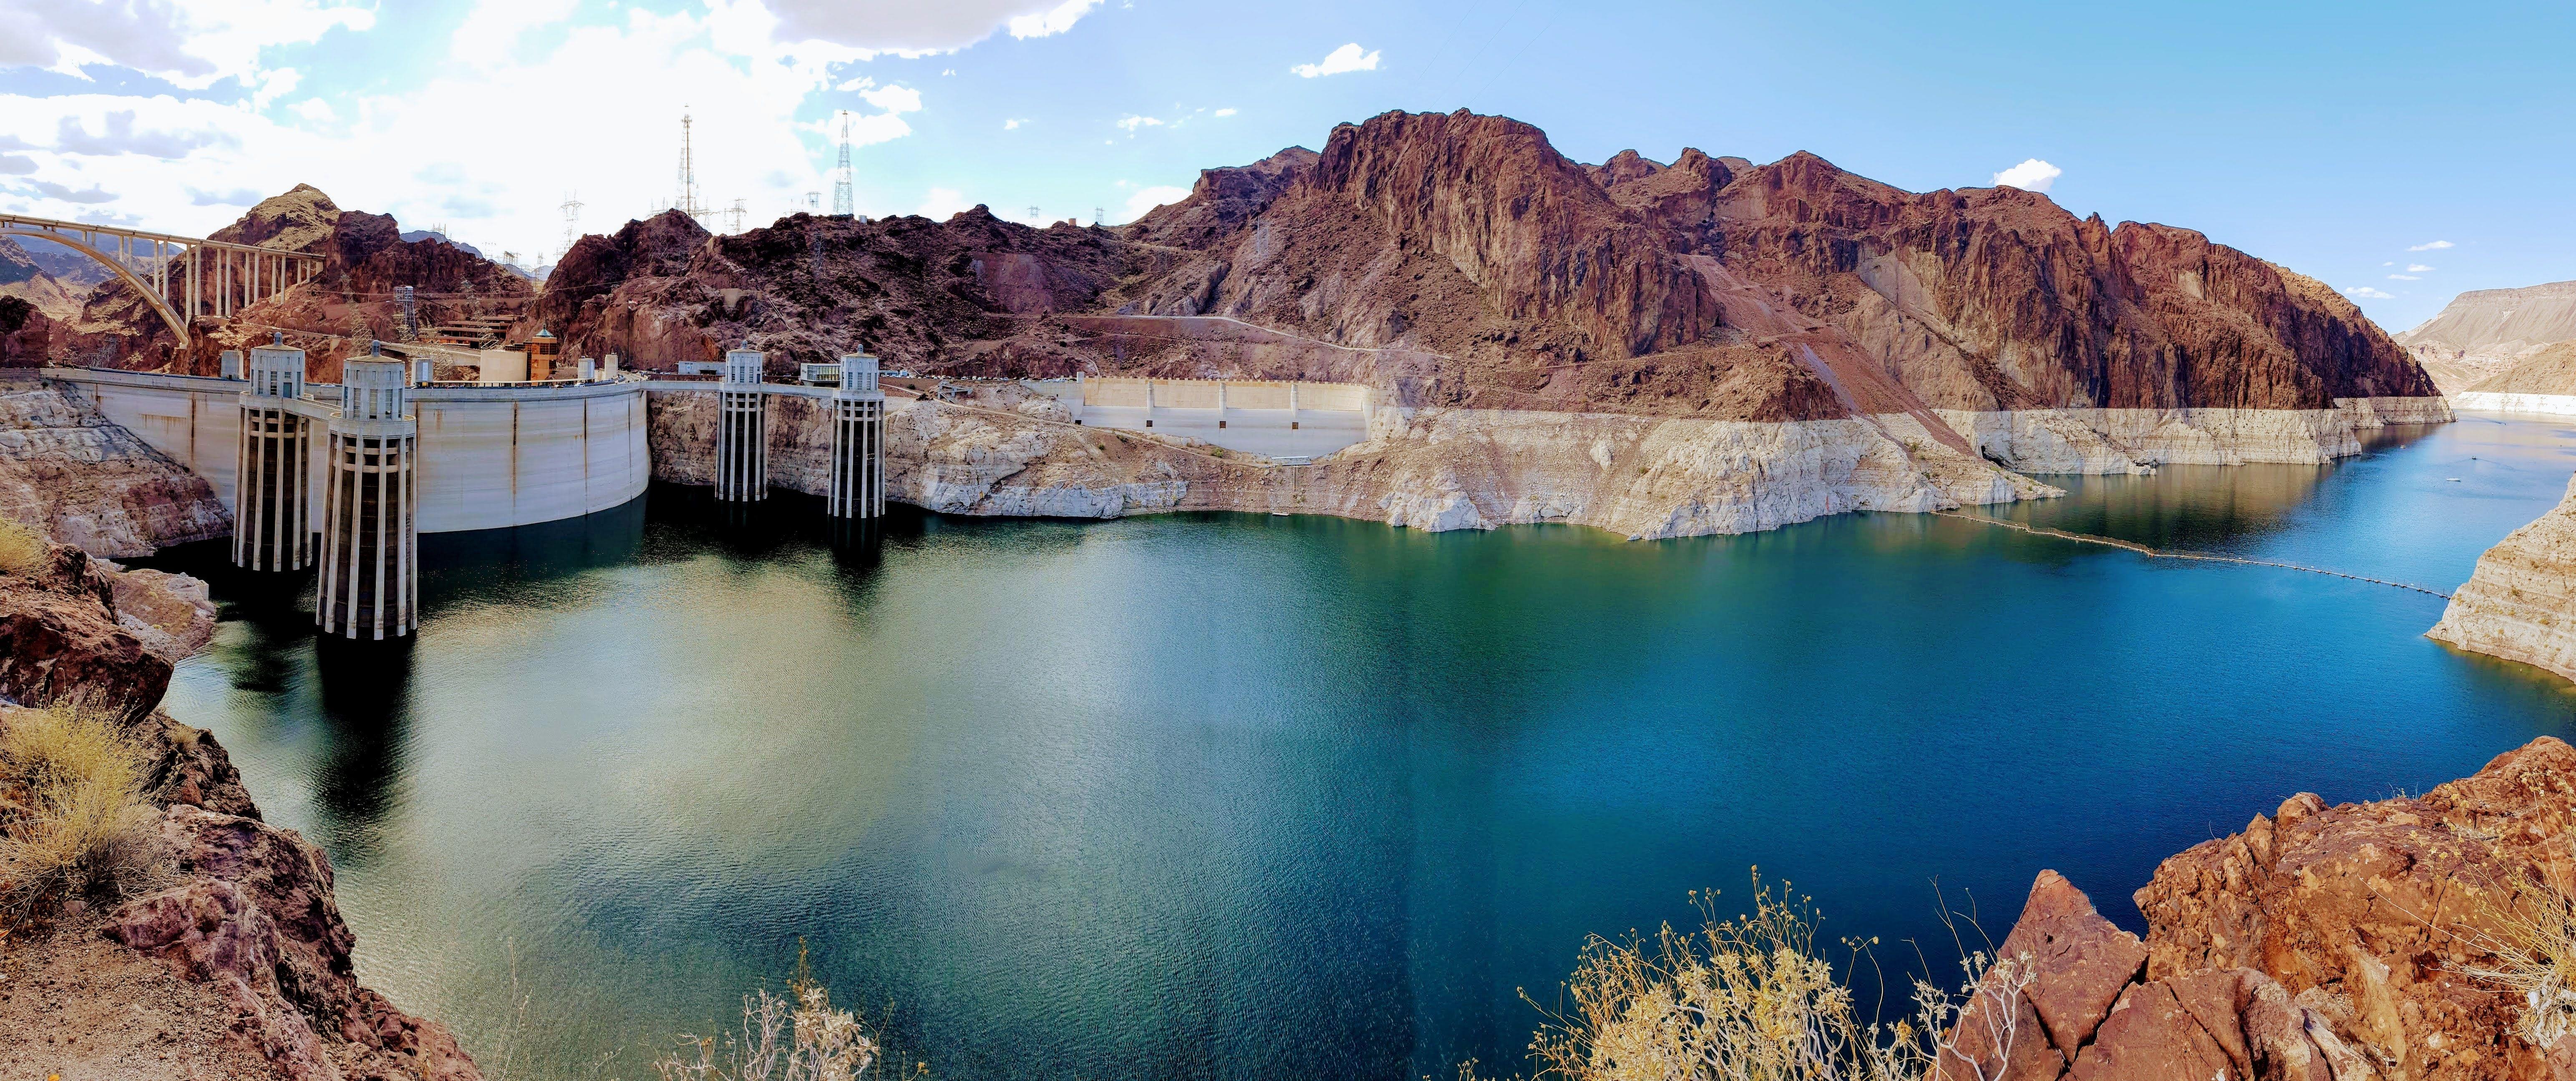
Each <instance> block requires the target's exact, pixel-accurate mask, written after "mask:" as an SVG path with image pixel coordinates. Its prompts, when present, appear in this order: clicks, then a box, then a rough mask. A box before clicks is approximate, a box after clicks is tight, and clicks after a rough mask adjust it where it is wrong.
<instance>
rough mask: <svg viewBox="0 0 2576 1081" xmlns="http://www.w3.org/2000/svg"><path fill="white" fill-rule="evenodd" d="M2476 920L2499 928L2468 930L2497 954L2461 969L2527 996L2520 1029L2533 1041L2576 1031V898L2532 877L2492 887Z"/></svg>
mask: <svg viewBox="0 0 2576 1081" xmlns="http://www.w3.org/2000/svg"><path fill="white" fill-rule="evenodd" d="M2478 906H2479V908H2480V909H2481V911H2480V912H2479V913H2478V916H2479V917H2480V918H2477V919H2474V920H2472V921H2471V923H2472V925H2473V926H2474V925H2484V926H2486V927H2490V928H2493V930H2490V931H2478V932H2473V933H2470V934H2468V935H2466V936H2464V937H2465V938H2466V940H2467V941H2468V942H2469V944H2470V945H2472V946H2475V947H2477V948H2478V949H2480V950H2483V951H2485V952H2486V953H2487V954H2488V955H2489V956H2490V958H2491V960H2490V961H2489V963H2487V964H2482V965H2462V966H2459V968H2460V971H2462V972H2464V973H2466V974H2468V975H2470V976H2474V977H2477V978H2479V979H2482V980H2485V981H2487V982H2489V983H2492V984H2494V985H2495V986H2496V987H2497V988H2498V989H2499V990H2502V991H2504V992H2505V993H2507V994H2511V995H2513V996H2514V997H2516V998H2519V999H2521V1000H2522V1010H2521V1020H2520V1024H2519V1026H2518V1033H2519V1035H2521V1036H2522V1038H2523V1039H2524V1040H2527V1041H2529V1042H2530V1044H2531V1045H2532V1046H2533V1047H2543V1048H2545V1047H2549V1046H2552V1045H2554V1044H2556V1043H2557V1042H2558V1040H2559V1038H2560V1037H2562V1036H2565V1035H2567V1034H2568V1033H2569V1032H2571V1031H2576V900H2570V899H2569V898H2568V896H2567V895H2566V894H2564V893H2561V892H2559V891H2558V890H2556V889H2553V888H2551V887H2549V886H2547V885H2536V884H2533V883H2530V882H2528V881H2521V882H2517V883H2516V884H2515V887H2514V888H2513V889H2511V890H2504V891H2488V892H2487V893H2486V894H2484V895H2482V896H2481V898H2480V900H2479V902H2478Z"/></svg>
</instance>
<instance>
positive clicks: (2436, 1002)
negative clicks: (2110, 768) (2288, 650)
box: [1944, 736, 2576, 1081]
mask: <svg viewBox="0 0 2576 1081" xmlns="http://www.w3.org/2000/svg"><path fill="white" fill-rule="evenodd" d="M2572 824H2576V748H2570V747H2569V746H2568V745H2567V744H2566V743H2564V742H2561V741H2560V740H2558V739H2556V738H2555V737H2547V736H2544V737H2542V738H2540V739H2536V740H2533V741H2532V742H2531V743H2529V744H2526V745H2524V746H2523V747H2521V748H2519V749H2516V750H2513V751H2509V752H2506V753H2505V754H2502V755H2498V756H2497V757H2496V758H2495V760H2494V761H2491V762H2489V763H2487V765H2486V767H2485V768H2484V769H2482V770H2480V771H2478V773H2477V775H2475V776H2473V777H2469V778H2466V779H2463V780H2458V781H2453V782H2450V783H2448V784H2445V785H2442V786H2440V787H2437V788H2435V789H2433V790H2432V791H2430V792H2426V793H2424V794H2423V795H2421V796H2417V797H2412V798H2398V799H2389V800H2382V801H2379V802H2375V803H2358V804H2344V805H2341V806H2336V807H2328V806H2326V805H2325V802H2324V801H2323V800H2321V799H2319V798H2318V797H2317V796H2315V795H2314V794H2310V793H2301V794H2299V795H2296V796H2292V797H2291V798H2290V799H2288V800H2286V801H2284V802H2283V803H2282V804H2281V806H2280V808H2279V809H2278V810H2276V811H2275V812H2274V813H2273V814H2272V815H2270V816H2264V815H2256V816H2255V817H2254V819H2253V821H2252V822H2249V823H2247V825H2246V827H2245V829H2244V830H2243V831H2241V832H2239V833H2237V834H2235V835H2233V836H2230V837H2225V838H2221V839H2218V840H2213V841H2204V842H2202V843H2200V844H2198V845H2195V846H2193V847H2192V848H2191V849H2189V850H2187V851H2185V852H2183V853H2181V854H2179V855H2176V856H2174V857H2172V858H2170V859H2167V860H2166V861H2165V862H2164V864H2163V865H2162V866H2161V867H2158V868H2157V869H2156V874H2155V878H2154V880H2153V881H2151V882H2149V883H2148V884H2147V886H2146V887H2145V888H2143V889H2141V890H2139V891H2138V892H2137V896H2136V900H2137V904H2138V907H2139V909H2140V910H2141V911H2143V912H2144V913H2145V914H2146V917H2147V927H2148V929H2147V935H2146V937H2145V938H2144V939H2143V940H2142V939H2140V938H2138V937H2137V936H2135V935H2131V934H2129V933H2128V932H2126V931H2122V930H2120V929H2119V928H2117V927H2115V926H2113V925H2112V924H2111V922H2110V921H2108V920H2106V919H2103V918H2102V917H2101V916H2100V915H2099V914H2098V913H2097V912H2096V911H2095V910H2094V908H2093V905H2092V903H2091V902H2090V901H2089V900H2088V899H2087V898H2085V896H2084V895H2083V894H2082V893H2080V892H2078V891H2077V890H2076V889H2075V888H2074V886H2072V885H2071V884H2069V883H2068V882H2067V881H2066V880H2065V879H2064V878H2062V877H2059V876H2058V875H2057V874H2056V873H2055V872H2042V873H2041V874H2040V876H2039V879H2038V881H2037V882H2036V883H2035V884H2034V885H2033V886H2032V888H2031V895H2030V899H2029V902H2028V903H2027V905H2026V906H2025V907H2024V909H2023V911H2022V916H2021V920H2020V922H2019V924H2017V925H2016V926H2015V927H2014V928H2013V931H2012V933H2011V935H2010V936H2008V937H2007V938H2006V939H2005V940H2004V943H2003V945H2002V948H2001V952H2002V955H2004V956H2007V957H2009V956H2016V955H2021V954H2028V955H2029V956H2030V957H2031V959H2032V961H2033V962H2034V963H2035V966H2036V977H2035V978H2034V979H2033V980H2032V982H2031V983H2030V985H2029V987H2028V988H2027V990H2026V991H2025V992H2024V993H2023V995H2022V996H2020V999H2019V1001H2018V1002H2016V1003H2015V1006H2016V1007H2017V1010H2016V1012H2017V1013H2018V1014H2019V1015H2020V1023H2019V1024H2017V1025H2013V1026H2005V1025H1981V1024H1976V1023H1975V1022H1976V1020H1977V1019H1976V1018H1973V1017H1972V1018H1971V1019H1970V1020H1971V1023H1969V1024H1964V1025H1963V1026H1962V1027H1961V1029H1960V1030H1959V1032H1960V1034H1961V1035H1962V1036H1966V1037H1969V1039H1968V1040H1967V1041H1966V1043H1965V1044H1964V1045H1963V1047H1962V1050H1963V1051H1964V1052H1965V1056H1958V1057H1953V1058H1952V1060H1950V1061H1946V1062H1945V1063H1944V1066H1945V1074H1946V1075H1947V1076H1949V1077H1954V1078H1965V1077H1971V1076H1976V1077H1982V1078H1984V1079H1987V1081H1994V1079H1998V1078H2011V1079H2014V1081H2046V1079H2049V1078H2058V1077H2071V1078H2081V1079H2085V1081H2113V1079H2122V1081H2125V1079H2138V1081H2148V1079H2154V1081H2202V1079H2208V1078H2225V1079H2228V1081H2241V1079H2254V1081H2276V1079H2282V1081H2287V1079H2296V1081H2359V1079H2363V1078H2381V1079H2387V1081H2401V1079H2405V1081H2451V1079H2457V1081H2470V1079H2476V1081H2507V1079H2511V1081H2564V1079H2566V1078H2568V1077H2570V1076H2576V1037H2571V1038H2569V1039H2566V1040H2562V1041H2560V1044H2559V1045H2558V1046H2554V1047H2535V1046H2532V1045H2531V1044H2530V1043H2529V1042H2528V1041H2526V1040H2525V1039H2524V1038H2523V1037H2522V1036H2521V1035H2520V1032H2521V1031H2522V1030H2521V1029H2520V1027H2519V1025H2520V1020H2521V1018H2522V1014H2523V1012H2524V1010H2525V1009H2526V1008H2527V1004H2526V1003H2525V1002H2524V1001H2523V1000H2522V999H2520V998H2519V997H2517V996H2516V995H2514V994H2511V993H2508V992H2505V991H2502V990H2500V989H2499V988H2498V987H2497V986H2496V985H2495V984H2493V983H2491V982H2488V981H2487V980H2485V979H2483V978H2481V977H2479V976H2476V975H2473V974H2472V972H2471V970H2472V969H2478V968H2483V967H2492V966H2494V965H2495V964H2496V963H2497V955H2496V953H2495V950H2494V948H2493V947H2494V944H2495V943H2496V942H2497V941H2498V936H2499V933H2500V931H2501V925H2500V922H2499V916H2500V914H2502V913H2506V912H2511V911H2515V910H2517V909H2519V910H2521V911H2523V912H2526V913H2532V912H2538V911H2540V909H2538V908H2536V907H2534V906H2535V905H2538V904H2540V903H2542V902H2540V901H2538V900H2537V898H2539V897H2541V896H2545V895H2546V893H2554V894H2555V895H2556V896H2560V897H2564V896H2570V895H2576V848H2571V846H2570V841H2571V840H2576V832H2571V825H2572ZM2542 891H2546V893H2544V892H2542ZM1997 1012H2000V1011H1999V1010H1998V1011H1997ZM2006 1031H2010V1032H2011V1033H2012V1034H2013V1036H2014V1038H2013V1039H2012V1040H2011V1041H2009V1043H2010V1046H2009V1047H2008V1048H2007V1047H2002V1046H1997V1044H1998V1043H1999V1042H2002V1041H1996V1040H1993V1039H1990V1038H1988V1037H1987V1036H1986V1035H1985V1034H1987V1033H1998V1034H1999V1033H2003V1032H2006ZM1971 1057H1973V1058H1975V1059H1976V1061H1975V1062H1974V1065H1975V1066H1977V1067H1979V1068H1980V1069H1981V1070H1982V1071H1983V1072H1982V1073H1979V1072H1977V1071H1972V1070H1971V1069H1969V1066H1970V1065H1971V1063H1970V1062H1969V1061H1967V1059H1968V1058H1971Z"/></svg>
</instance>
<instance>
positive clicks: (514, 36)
mask: <svg viewBox="0 0 2576 1081" xmlns="http://www.w3.org/2000/svg"><path fill="white" fill-rule="evenodd" d="M574 3H575V0H482V2H481V3H478V4H476V5H474V10H472V11H469V12H466V13H465V21H464V22H461V23H458V24H457V26H456V34H455V36H454V37H453V38H451V39H450V45H449V47H448V51H449V53H450V54H452V55H454V56H455V57H456V59H457V60H459V61H461V62H464V63H467V64H471V65H474V66H476V67H496V66H503V65H506V64H508V63H509V62H510V58H511V57H512V55H513V54H514V53H515V51H516V48H517V46H518V44H519V35H521V34H524V33H527V32H528V31H530V30H533V29H536V28H537V27H540V26H550V25H553V24H556V23H560V22H562V21H564V20H565V19H568V18H571V17H572V13H573V7H574Z"/></svg>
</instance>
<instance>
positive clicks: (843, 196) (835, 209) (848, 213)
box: [832, 109, 859, 218]
mask: <svg viewBox="0 0 2576 1081" xmlns="http://www.w3.org/2000/svg"><path fill="white" fill-rule="evenodd" d="M850 178H851V177H850V111H849V110H848V109H843V110H841V161H840V164H839V165H836V166H834V167H833V169H832V216H833V217H835V218H849V217H856V216H857V215H858V212H859V211H858V205H857V200H856V199H855V198H854V197H853V195H852V193H851V190H850V188H851V185H850Z"/></svg>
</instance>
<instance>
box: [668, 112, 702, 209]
mask: <svg viewBox="0 0 2576 1081" xmlns="http://www.w3.org/2000/svg"><path fill="white" fill-rule="evenodd" d="M691 123H692V121H691V120H690V119H689V109H688V106H685V105H683V106H681V107H680V191H679V196H678V198H677V200H676V201H674V202H673V203H672V204H671V209H673V210H677V211H679V212H680V213H683V214H686V215H688V216H690V217H691V218H703V217H706V216H707V208H706V207H704V206H702V205H700V204H699V203H698V172H697V170H696V169H695V168H693V167H692V166H691V165H690V164H689V127H690V124H691Z"/></svg>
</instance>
